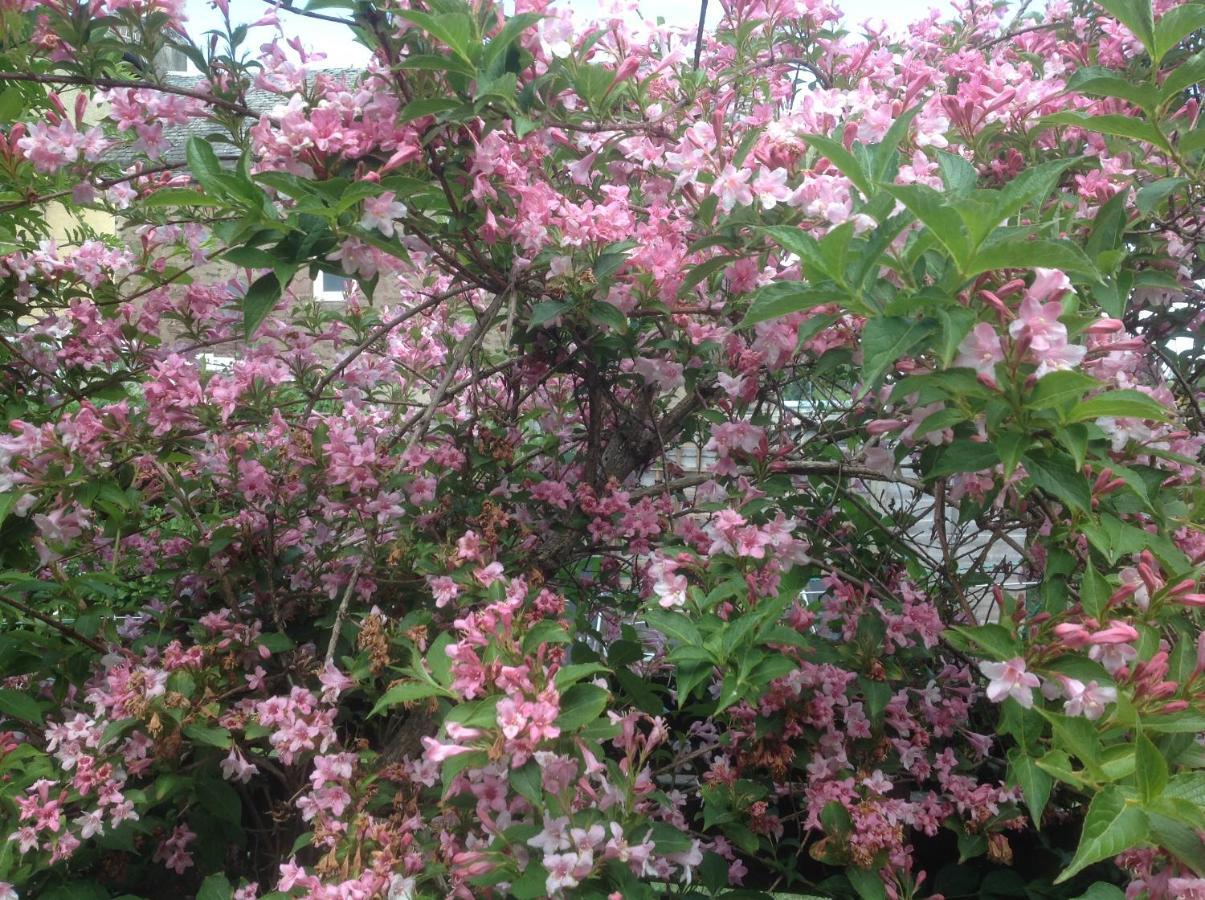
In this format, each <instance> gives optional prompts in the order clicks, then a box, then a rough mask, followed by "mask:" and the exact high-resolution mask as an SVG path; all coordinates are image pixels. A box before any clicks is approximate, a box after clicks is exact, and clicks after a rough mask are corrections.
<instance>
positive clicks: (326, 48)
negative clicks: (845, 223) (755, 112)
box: [185, 0, 948, 66]
mask: <svg viewBox="0 0 1205 900" xmlns="http://www.w3.org/2000/svg"><path fill="white" fill-rule="evenodd" d="M295 2H296V5H297V6H304V4H305V0H295ZM557 5H558V6H568V7H570V8H571V9H573V10H574V11H575V12H576V13H577V14H578V15H579V16H581V17H585V18H590V17H592V16H597V15H599V14H600V11H601V6H602V3H601V0H560V2H559V3H558V4H557ZM838 5H839V6H840V7H841V9H843V10H844V11H845V16H846V21H847V22H848V23H849V24H851V25H857V24H858V23H860V22H862V21H864V20H866V19H882V20H884V21H886V22H887V23H888V24H889V25H892V26H896V27H901V26H903V25H906V24H908V23H909V22H911V21H913V20H914V19H919V18H921V17H922V16H923V15H924V14H925V13H926V12H928V10H929V8H930V7H931V6H934V5H936V6H941V7H943V8H945V7H947V6H948V2H944V0H838ZM639 8H640V12H641V14H642V15H643V16H644V17H645V18H646V19H650V20H651V19H656V18H658V17H661V18H663V19H664V20H665V21H666V23H667V24H670V25H679V26H682V27H684V28H693V27H695V25H696V24H697V23H698V20H699V2H698V0H640V3H639ZM185 9H186V11H187V13H188V17H189V23H190V28H189V30H190V31H191V32H192V33H193V36H194V38H195V37H196V36H197V35H198V34H199V33H200V32H203V31H205V30H207V29H209V28H215V27H220V25H221V17H220V16H219V15H218V14H217V13H216V12H215V11H214V10H213V7H212V3H210V2H209V0H186V3H185ZM230 9H231V17H232V18H233V19H234V20H235V22H236V24H237V23H239V22H250V21H254V20H255V19H258V18H259V16H261V15H263V13H264V12H265V11H266V10H267V9H269V7H268V5H267V4H265V3H261V2H259V0H230ZM328 12H332V13H334V14H336V15H337V14H338V11H337V10H329V11H328ZM719 13H720V3H719V0H710V2H709V3H708V16H707V18H708V21H709V22H710V23H712V24H714V23H715V22H716V20H717V19H718V18H719ZM280 17H281V21H282V22H283V23H284V28H285V33H286V34H289V35H299V36H300V37H301V39H302V42H303V44H305V45H306V47H307V48H310V49H319V50H322V51H323V52H325V53H326V55H327V64H328V65H331V66H355V65H362V64H363V63H364V62H366V61H367V58H368V56H367V53H366V52H365V51H364V48H363V47H361V46H359V45H358V44H356V42H355V41H354V40H352V39H351V37H350V35H349V34H348V33H346V31H345V30H344V29H342V28H340V27H339V26H337V25H331V24H329V23H325V22H319V21H316V20H314V19H308V18H306V17H304V16H299V15H295V14H292V13H289V12H287V11H284V10H282V11H281V13H280ZM260 33H261V35H263V38H266V37H267V36H268V34H269V32H267V31H266V30H262V31H261V32H260ZM252 46H254V44H252Z"/></svg>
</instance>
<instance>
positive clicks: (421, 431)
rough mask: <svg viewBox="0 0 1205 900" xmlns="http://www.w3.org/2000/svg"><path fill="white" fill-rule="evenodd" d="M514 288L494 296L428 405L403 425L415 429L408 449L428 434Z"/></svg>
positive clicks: (462, 342)
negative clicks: (471, 354) (472, 352)
mask: <svg viewBox="0 0 1205 900" xmlns="http://www.w3.org/2000/svg"><path fill="white" fill-rule="evenodd" d="M512 290H514V287H513V286H511V287H508V288H507V289H506V290H505V291H502V292H500V293H498V294H497V295H496V296H495V297H494V301H493V302H492V303H491V304H490V305H489V308H488V309H486V311H485V312H484V313H482V315H481V318H479V319H478V320H477V324H476V325H474V326H473V330H472V331H471V332H469V334H468V336H467V337H466V338H465V339H464V340H463V341H461V343H460V345H459V346H458V347H457V348H456V352H455V353H453V355H452V359H451V361H449V363H448V368H447V370H446V371H445V372H444V376H443V378H442V379H441V380H440V382H439V385H438V386H437V387H436V388H435V393H434V394H432V395H431V399H430V400H429V401H428V402H427V405H426V407H425V408H424V409H423V411H422V412H421V413H418V414H417V415H414V416H411V417H410V418H409V419H408V420H407V421H406V422H405V423H404V424H403V425H402V431H401V433H402V434H406V433H407V432H409V431H410V430H411V429H413V430H414V433H413V434H411V435H410V440H409V441H408V442H407V444H406V449H410V448H411V447H413V446H414V445H415V444H417V443H418V442H419V441H421V440H422V439H423V436H424V435H426V433H427V428H428V427H430V425H431V420H432V419H433V418H435V412H436V410H437V409H438V408H439V405H440V404H441V403H443V401H444V398H445V395H446V394H447V391H448V388H450V387H451V386H452V379H453V378H455V377H456V372H457V370H458V369H459V368H460V367H461V366H462V365H463V364H464V361H465V358H466V357H467V356H468V355H469V351H470V350H472V349H473V347H474V346H475V345H476V344H477V342H478V341H479V340H481V338H482V336H484V334H485V332H486V330H487V329H488V328H489V327H490V324H491V323H492V322H493V320H494V316H495V315H497V313H498V310H499V309H501V308H502V301H503V300H505V299H506V296H507V294H509V293H510V292H511V291H512Z"/></svg>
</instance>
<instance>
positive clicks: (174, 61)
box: [155, 47, 197, 76]
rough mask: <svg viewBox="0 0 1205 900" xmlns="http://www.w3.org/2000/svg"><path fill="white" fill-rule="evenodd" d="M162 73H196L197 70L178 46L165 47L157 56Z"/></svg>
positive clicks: (156, 66) (157, 67)
mask: <svg viewBox="0 0 1205 900" xmlns="http://www.w3.org/2000/svg"><path fill="white" fill-rule="evenodd" d="M155 68H156V69H158V71H159V74H160V75H177V76H179V75H196V74H197V70H196V68H195V67H194V66H193V64H192V63H191V62H190V61H189V59H188V57H187V56H185V55H184V51H183V50H181V49H179V48H178V47H164V48H163V49H162V50H160V51H159V55H158V56H157V57H156V58H155Z"/></svg>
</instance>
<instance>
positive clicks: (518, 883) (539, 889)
mask: <svg viewBox="0 0 1205 900" xmlns="http://www.w3.org/2000/svg"><path fill="white" fill-rule="evenodd" d="M547 882H548V870H547V869H545V868H544V867H543V866H542V865H541V864H540V863H538V862H536V861H535V860H531V861H529V862H528V863H527V868H525V869H524V870H523V874H522V875H520V876H519V877H518V878H516V879H515V881H514V882H513V883H512V884H511V886H510V891H509V892H508V893H509V894H510V895H511V896H513V897H514V898H515V900H537V898H541V897H547V896H548V887H547Z"/></svg>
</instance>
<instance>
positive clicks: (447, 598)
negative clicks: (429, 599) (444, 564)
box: [427, 575, 460, 609]
mask: <svg viewBox="0 0 1205 900" xmlns="http://www.w3.org/2000/svg"><path fill="white" fill-rule="evenodd" d="M427 585H428V586H429V587H430V588H431V593H432V594H433V595H434V596H435V605H436V607H438V608H440V609H442V608H443V607H445V606H447V605H448V604H449V603H451V602H452V601H453V600H455V599H456V597H457V595H458V594H459V593H460V588H459V587H457V586H456V582H455V581H453V580H452V579H451V578H450V577H448V576H447V575H433V576H432V575H428V576H427Z"/></svg>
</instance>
